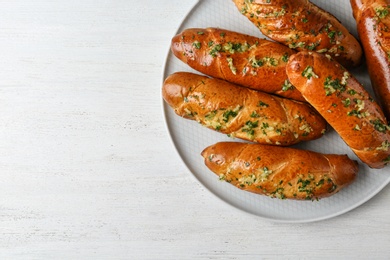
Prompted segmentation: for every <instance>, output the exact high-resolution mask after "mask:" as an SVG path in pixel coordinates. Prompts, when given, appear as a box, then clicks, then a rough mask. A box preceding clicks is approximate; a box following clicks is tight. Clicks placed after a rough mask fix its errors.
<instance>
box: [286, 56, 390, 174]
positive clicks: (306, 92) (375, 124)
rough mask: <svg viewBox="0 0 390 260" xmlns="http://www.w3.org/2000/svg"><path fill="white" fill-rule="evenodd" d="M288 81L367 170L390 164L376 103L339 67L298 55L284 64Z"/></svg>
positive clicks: (389, 143) (389, 140)
mask: <svg viewBox="0 0 390 260" xmlns="http://www.w3.org/2000/svg"><path fill="white" fill-rule="evenodd" d="M287 75H288V77H289V79H290V81H291V82H292V83H293V84H294V85H295V86H296V87H297V88H298V89H299V91H301V93H302V95H303V96H304V97H305V98H306V100H307V101H308V102H309V103H310V104H311V105H312V106H313V107H314V108H315V109H316V110H317V111H318V112H319V113H320V114H321V115H322V116H323V117H324V118H325V120H326V121H327V122H328V123H329V124H330V125H331V126H332V127H333V128H334V129H335V130H336V131H337V132H338V134H339V135H340V137H341V138H342V139H343V140H344V141H345V143H346V144H347V145H348V146H349V147H350V148H351V149H352V151H353V152H354V153H355V154H356V155H357V156H358V157H359V158H360V159H361V160H362V161H363V162H364V163H366V164H367V165H368V166H370V167H372V168H383V167H384V166H385V165H387V164H388V162H389V161H390V149H389V148H390V132H389V126H388V122H387V120H386V118H385V116H384V115H383V112H382V110H381V108H380V107H379V105H378V104H377V103H376V102H375V100H374V99H373V98H372V97H370V95H369V93H368V92H367V91H366V90H365V89H364V88H363V86H362V85H361V84H360V83H359V82H358V81H357V80H356V79H355V78H354V77H353V76H352V75H351V74H350V73H349V72H348V71H347V70H346V69H345V68H344V67H342V66H341V65H340V64H339V63H337V62H336V61H334V60H332V59H329V58H327V57H325V56H324V55H321V54H318V53H314V52H313V53H311V52H300V53H298V54H296V55H293V56H292V57H291V58H290V60H289V62H288V64H287Z"/></svg>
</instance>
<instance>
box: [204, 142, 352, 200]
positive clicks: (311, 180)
mask: <svg viewBox="0 0 390 260" xmlns="http://www.w3.org/2000/svg"><path fill="white" fill-rule="evenodd" d="M202 156H203V157H204V162H205V164H206V166H207V167H208V168H209V169H210V170H211V171H212V172H214V173H215V174H216V175H218V176H219V179H220V180H224V181H226V182H228V183H230V184H232V185H234V186H236V187H237V188H240V189H243V190H246V191H249V192H253V193H257V194H263V195H267V196H270V197H275V198H280V199H296V200H315V199H319V198H323V197H328V196H331V195H333V194H335V193H337V192H338V191H340V189H342V188H343V187H345V186H347V185H349V184H350V183H352V182H353V181H354V180H355V178H356V175H357V174H358V164H357V162H356V161H353V160H351V159H349V158H348V156H346V155H333V154H320V153H316V152H312V151H306V150H298V149H294V148H288V147H277V146H268V145H261V144H245V143H238V142H220V143H216V144H214V145H211V146H209V147H207V148H206V149H204V150H203V152H202Z"/></svg>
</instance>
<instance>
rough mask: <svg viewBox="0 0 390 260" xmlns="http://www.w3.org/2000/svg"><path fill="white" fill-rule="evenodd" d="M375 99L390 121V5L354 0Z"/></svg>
mask: <svg viewBox="0 0 390 260" xmlns="http://www.w3.org/2000/svg"><path fill="white" fill-rule="evenodd" d="M351 5H352V10H353V15H354V17H355V19H356V22H357V29H358V32H359V37H360V41H361V42H362V45H363V49H364V53H365V58H366V63H367V68H368V73H369V75H370V79H371V83H372V87H373V89H374V91H375V96H376V98H377V99H378V101H379V103H380V104H381V106H382V109H383V112H384V113H385V116H386V117H387V120H390V30H389V28H390V1H389V0H351Z"/></svg>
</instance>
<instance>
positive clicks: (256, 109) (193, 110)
mask: <svg viewBox="0 0 390 260" xmlns="http://www.w3.org/2000/svg"><path fill="white" fill-rule="evenodd" d="M162 93H163V98H164V100H165V101H166V102H167V103H168V104H169V105H170V106H171V107H172V108H173V109H174V110H175V113H176V114H178V115H180V116H182V117H185V118H188V119H192V120H196V121H198V122H200V123H201V124H202V125H204V126H206V127H208V128H210V129H213V130H217V131H219V132H221V133H224V134H229V135H230V136H232V137H237V138H240V139H244V140H250V141H254V142H259V143H267V144H275V145H281V146H287V145H292V144H295V143H298V142H301V141H307V140H313V139H316V138H319V137H321V136H322V135H323V133H324V132H325V130H326V122H325V120H324V119H323V118H322V117H321V116H320V115H319V114H318V113H317V112H316V111H315V110H314V109H312V108H311V107H310V106H309V105H308V104H306V103H302V102H298V101H294V100H289V99H283V98H279V97H275V96H272V95H269V94H266V93H262V92H258V91H255V90H251V89H247V88H243V87H239V86H237V85H234V84H232V83H229V82H226V81H223V80H219V79H212V78H208V77H206V76H201V75H197V74H193V73H189V72H177V73H174V74H172V75H170V76H169V77H168V78H167V79H166V80H165V82H164V85H163V89H162Z"/></svg>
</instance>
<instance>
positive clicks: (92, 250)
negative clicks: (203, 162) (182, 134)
mask: <svg viewBox="0 0 390 260" xmlns="http://www.w3.org/2000/svg"><path fill="white" fill-rule="evenodd" d="M343 1H347V0H343ZM193 2H194V1H193V0H185V1H183V0H173V1H168V0H151V1H146V2H145V1H131V0H112V1H109V0H80V1H79V0H69V1H59V0H55V1H53V0H36V1H26V0H12V1H0V66H1V68H0V138H1V142H0V259H273V258H286V257H287V258H289V259H296V258H299V259H313V258H323V259H389V258H390V203H389V201H390V187H387V188H385V189H384V190H383V191H382V192H380V193H379V194H378V195H377V196H375V197H374V198H373V199H371V200H370V201H369V202H367V203H365V204H363V205H362V206H361V207H359V208H357V209H355V210H353V211H351V212H349V213H346V214H344V215H341V216H339V217H336V218H333V219H329V220H326V221H322V222H315V223H309V224H277V223H272V222H269V221H265V220H263V219H260V218H258V217H256V216H252V215H249V214H246V213H243V212H241V211H239V210H237V209H235V208H232V207H231V206H229V205H227V204H226V203H224V202H222V201H221V200H220V199H217V198H216V197H215V196H214V195H212V194H211V193H209V192H208V191H207V190H205V189H204V188H203V187H202V186H201V185H200V184H199V183H198V182H197V181H196V180H195V178H194V177H193V176H192V175H191V174H190V173H189V172H188V170H187V169H186V167H185V166H184V165H183V163H182V162H181V160H180V158H179V157H178V155H177V153H176V151H175V149H174V147H173V145H172V144H171V141H170V139H169V136H168V132H167V130H166V127H165V123H164V119H163V114H162V101H161V96H160V89H161V82H162V66H163V64H164V60H165V57H166V54H167V52H168V48H169V43H170V39H171V37H172V36H173V35H174V33H175V32H176V28H177V26H178V25H179V24H180V22H181V19H182V18H183V17H184V15H185V13H186V12H187V11H188V10H189V9H190V7H191V6H192V4H193Z"/></svg>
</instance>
